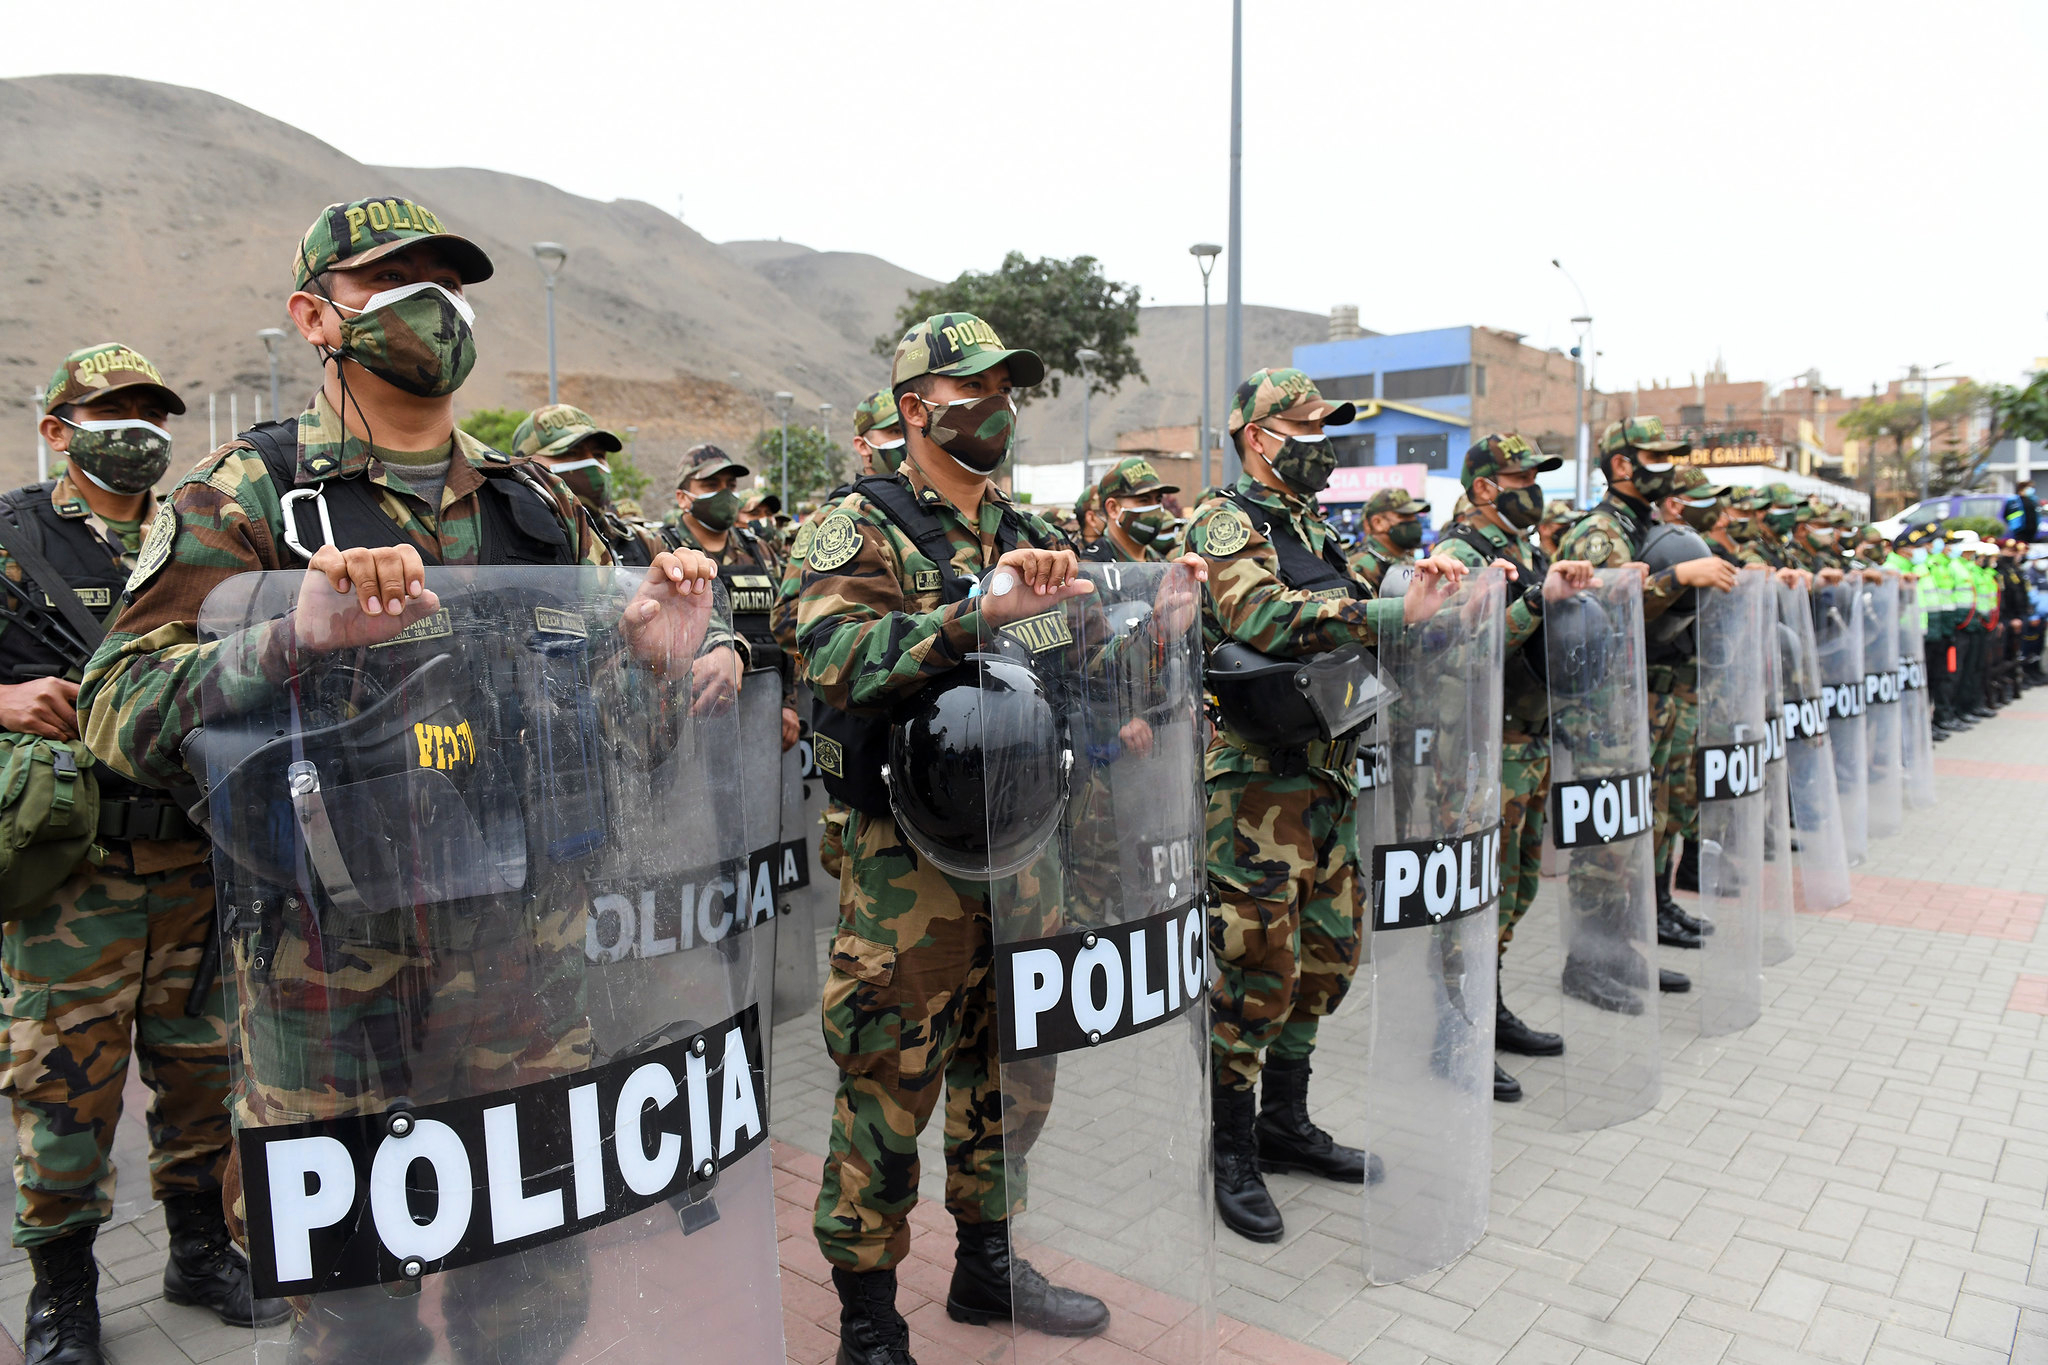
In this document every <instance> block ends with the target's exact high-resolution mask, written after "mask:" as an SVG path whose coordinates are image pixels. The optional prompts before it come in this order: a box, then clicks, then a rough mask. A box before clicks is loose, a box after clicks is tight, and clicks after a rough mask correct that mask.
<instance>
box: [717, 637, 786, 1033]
mask: <svg viewBox="0 0 2048 1365" xmlns="http://www.w3.org/2000/svg"><path fill="white" fill-rule="evenodd" d="M739 761H740V790H739V792H738V793H737V795H738V798H739V805H740V811H741V816H740V828H741V831H742V837H743V838H744V839H745V841H746V849H747V889H748V896H747V899H748V901H749V903H753V902H754V901H755V900H756V899H757V896H756V892H757V891H758V900H759V901H760V903H761V904H762V905H763V906H764V907H765V912H766V914H767V915H768V920H767V921H766V924H765V930H764V932H763V933H762V935H761V937H760V939H759V940H757V941H756V943H755V945H754V977H755V980H754V998H755V999H757V1000H761V1001H763V1002H766V1003H767V1004H768V1007H769V1009H768V1012H769V1014H770V1016H771V1022H772V1016H773V1014H774V1000H775V987H776V983H777V979H778V975H779V965H778V964H779V962H780V959H781V954H780V953H779V952H777V948H778V947H779V946H780V939H781V935H782V923H781V919H782V917H781V915H780V914H779V913H777V912H778V910H779V908H780V907H781V906H782V905H784V904H785V903H786V902H784V900H783V897H782V887H781V883H782V880H783V858H782V847H783V845H782V677H781V675H780V674H778V673H777V672H776V671H775V670H774V669H773V668H752V669H748V670H747V672H746V674H745V676H743V677H742V678H741V679H740V709H739ZM728 799H731V798H730V797H728Z"/></svg>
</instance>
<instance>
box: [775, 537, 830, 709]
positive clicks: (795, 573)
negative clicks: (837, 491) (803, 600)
mask: <svg viewBox="0 0 2048 1365" xmlns="http://www.w3.org/2000/svg"><path fill="white" fill-rule="evenodd" d="M837 505H838V504H837V503H836V502H825V503H821V504H819V505H818V506H817V507H814V508H812V509H811V512H810V514H809V515H808V516H806V517H805V518H804V519H803V520H802V521H800V522H798V523H797V528H796V535H795V536H794V537H793V538H792V539H791V540H790V542H789V556H788V558H786V559H785V560H784V561H783V566H782V582H781V583H780V585H778V587H777V588H776V592H775V610H774V611H772V612H770V613H769V615H768V625H769V628H770V629H771V630H773V631H774V632H775V642H776V643H777V644H779V645H781V646H782V652H783V653H784V654H787V655H788V656H789V658H790V661H791V662H792V663H794V664H795V665H796V666H797V667H798V668H799V669H801V668H802V667H803V662H804V661H803V656H802V655H801V654H800V653H798V652H797V647H796V600H797V595H798V594H799V593H801V592H802V591H803V588H804V558H805V556H806V555H807V553H808V552H809V551H810V548H811V537H812V536H815V535H816V534H818V523H819V522H821V521H823V520H824V519H825V516H826V514H827V513H829V512H830V511H831V510H832V509H833V508H834V507H836V506H837Z"/></svg>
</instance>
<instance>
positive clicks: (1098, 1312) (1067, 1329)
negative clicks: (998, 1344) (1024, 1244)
mask: <svg viewBox="0 0 2048 1365" xmlns="http://www.w3.org/2000/svg"><path fill="white" fill-rule="evenodd" d="M959 1243H960V1246H959V1251H958V1253H957V1254H956V1256H955V1257H954V1260H953V1283H952V1284H951V1286H949V1287H948V1288H947V1290H946V1316H947V1317H950V1318H951V1319H953V1321H955V1322H965V1323H969V1324H971V1325H973V1326H975V1327H986V1326H987V1325H988V1324H989V1323H991V1322H1015V1323H1017V1324H1018V1325H1019V1326H1022V1327H1029V1328H1031V1329H1032V1330H1033V1331H1035V1332H1043V1333H1045V1334H1046V1335H1047V1336H1049V1337H1092V1336H1095V1335H1096V1334H1097V1333H1099V1332H1101V1331H1102V1329H1103V1328H1105V1327H1107V1326H1109V1305H1108V1304H1106V1303H1104V1302H1103V1301H1102V1300H1101V1299H1098V1298H1096V1297H1095V1296H1094V1295H1093V1294H1083V1293H1082V1292H1081V1291H1080V1290H1078V1289H1061V1288H1060V1287H1059V1286H1058V1285H1056V1284H1053V1283H1051V1282H1050V1281H1049V1280H1047V1279H1046V1278H1045V1276H1043V1275H1041V1274H1039V1273H1038V1271H1037V1269H1036V1268H1035V1267H1033V1266H1032V1264H1031V1262H1029V1261H1027V1260H1025V1259H1024V1258H1023V1257H1022V1256H1016V1257H1012V1255H1011V1254H1010V1225H1009V1224H1008V1223H1007V1222H1004V1223H961V1224H960V1225H959Z"/></svg>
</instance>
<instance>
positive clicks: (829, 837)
mask: <svg viewBox="0 0 2048 1365" xmlns="http://www.w3.org/2000/svg"><path fill="white" fill-rule="evenodd" d="M852 818H853V811H852V809H851V808H850V807H848V806H847V805H846V803H844V802H843V801H840V800H839V799H838V798H837V797H828V798H827V799H826V801H825V814H824V815H823V816H821V817H820V818H819V822H818V823H819V825H820V826H821V828H820V829H819V830H818V866H819V867H821V868H823V869H824V871H825V875H826V876H828V877H830V878H831V879H832V880H833V881H835V882H840V893H839V898H840V899H841V900H845V899H846V891H845V883H844V882H843V881H841V880H840V879H841V876H842V875H843V874H844V873H845V871H846V826H847V822H848V821H850V820H851V819H852Z"/></svg>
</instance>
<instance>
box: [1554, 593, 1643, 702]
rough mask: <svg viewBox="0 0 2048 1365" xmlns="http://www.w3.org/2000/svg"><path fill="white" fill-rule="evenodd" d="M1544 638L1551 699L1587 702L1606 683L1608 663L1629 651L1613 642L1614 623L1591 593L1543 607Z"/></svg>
mask: <svg viewBox="0 0 2048 1365" xmlns="http://www.w3.org/2000/svg"><path fill="white" fill-rule="evenodd" d="M1543 635H1544V641H1545V647H1546V651H1547V657H1548V661H1549V668H1550V699H1551V701H1552V702H1553V703H1555V702H1561V701H1584V700H1585V699H1586V698H1587V697H1590V696H1592V695H1593V694H1594V693H1595V692H1597V691H1599V690H1600V685H1601V684H1602V683H1604V682H1606V681H1607V670H1608V666H1609V663H1610V662H1611V661H1612V660H1614V659H1615V658H1616V657H1617V656H1619V655H1620V654H1621V652H1622V651H1623V650H1624V649H1626V648H1627V647H1628V642H1627V641H1624V640H1617V639H1615V638H1614V621H1613V619H1612V618H1611V617H1609V616H1608V614H1607V609H1606V608H1605V607H1603V606H1601V605H1600V599H1599V598H1597V597H1595V596H1594V595H1593V594H1592V593H1590V592H1575V593H1573V594H1572V595H1571V596H1569V597H1564V598H1560V599H1558V600H1557V601H1555V602H1546V603H1544V605H1543Z"/></svg>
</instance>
